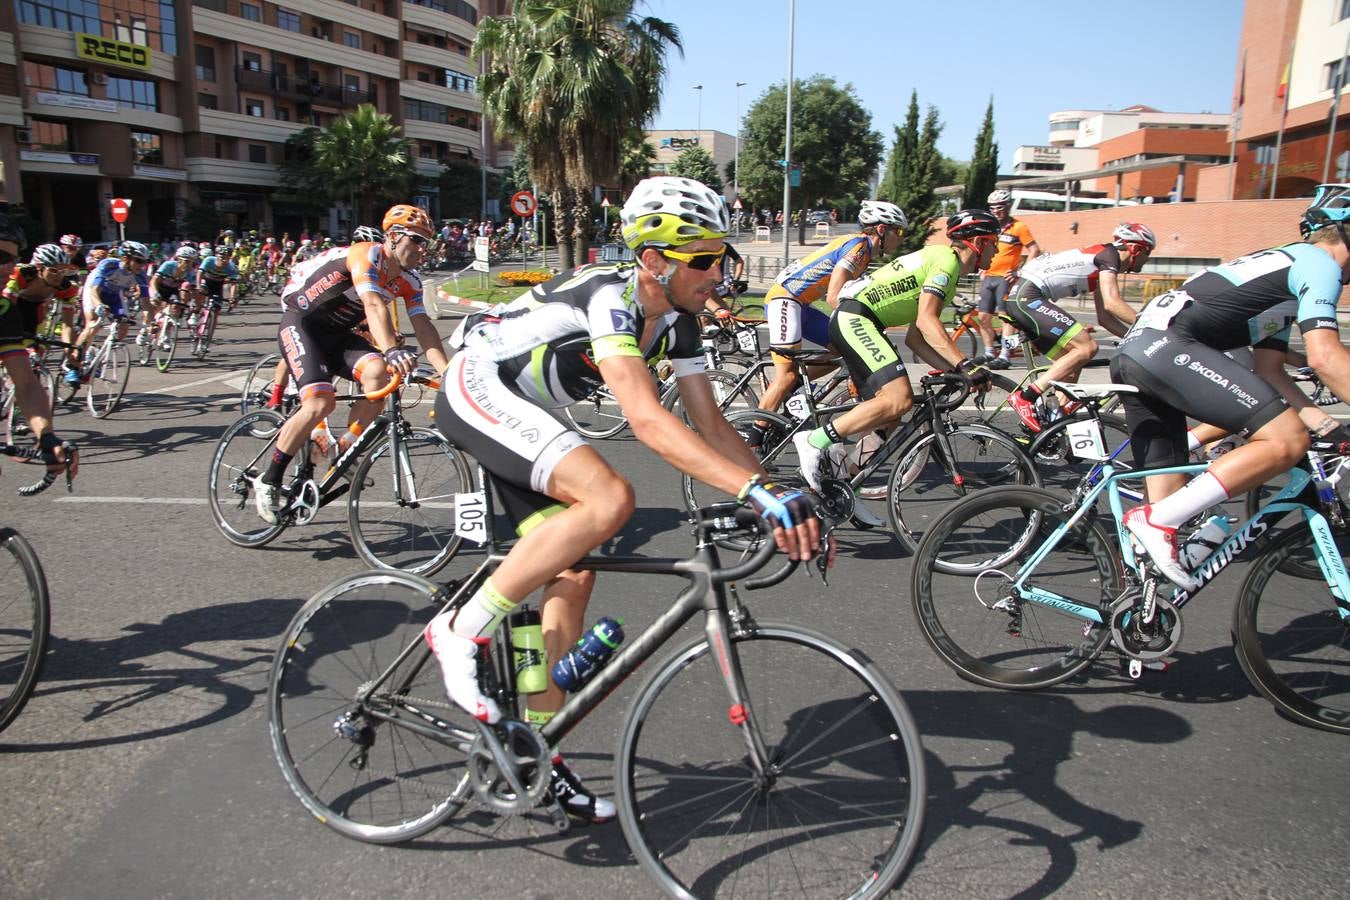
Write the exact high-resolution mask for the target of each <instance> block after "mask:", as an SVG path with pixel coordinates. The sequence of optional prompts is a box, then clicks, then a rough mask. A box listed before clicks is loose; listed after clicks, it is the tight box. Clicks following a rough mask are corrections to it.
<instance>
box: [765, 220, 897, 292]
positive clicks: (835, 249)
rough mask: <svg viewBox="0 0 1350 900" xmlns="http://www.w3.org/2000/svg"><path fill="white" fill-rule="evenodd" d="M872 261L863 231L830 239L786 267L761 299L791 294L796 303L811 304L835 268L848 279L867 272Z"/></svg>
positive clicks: (828, 284) (870, 246) (870, 245)
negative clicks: (846, 273)
mask: <svg viewBox="0 0 1350 900" xmlns="http://www.w3.org/2000/svg"><path fill="white" fill-rule="evenodd" d="M871 261H872V241H871V239H870V238H869V237H868V236H867V235H865V234H846V235H844V236H843V237H837V238H835V239H834V240H832V241H830V242H829V243H828V244H826V245H825V246H824V247H821V248H820V249H819V250H817V251H815V252H814V253H811V254H808V255H807V256H805V257H803V258H802V259H799V260H797V261H796V262H794V263H793V264H792V265H790V266H788V268H787V269H785V270H784V271H783V273H782V274H781V275H779V276H778V280H777V281H776V282H775V283H774V284H773V286H772V287H770V288H769V290H768V293H766V294H765V296H764V300H765V302H766V303H767V302H768V301H770V300H776V299H778V298H780V297H792V298H793V299H795V300H796V301H797V302H798V303H801V304H805V305H810V304H812V303H814V302H815V301H817V300H819V299H820V298H821V297H824V296H825V292H826V291H828V290H829V287H830V276H831V275H832V274H833V273H834V270H835V268H836V267H842V268H843V269H844V271H846V272H848V273H849V277H850V278H857V277H858V276H860V275H862V274H863V273H864V272H866V271H867V266H868V264H869V263H870V262H871Z"/></svg>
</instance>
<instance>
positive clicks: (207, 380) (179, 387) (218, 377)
mask: <svg viewBox="0 0 1350 900" xmlns="http://www.w3.org/2000/svg"><path fill="white" fill-rule="evenodd" d="M239 377H240V375H239V373H238V372H222V373H220V374H219V375H212V376H211V377H210V378H199V379H197V380H196V381H189V382H187V383H186V384H175V385H173V386H172V387H166V388H157V389H155V390H153V391H137V392H136V393H138V394H172V393H173V392H174V391H181V390H186V389H187V388H190V387H197V386H199V385H203V384H210V383H211V382H213V381H224V380H225V379H226V378H239ZM243 377H248V376H247V374H245V375H244V376H243ZM242 386H243V384H242V382H241V383H240V387H242Z"/></svg>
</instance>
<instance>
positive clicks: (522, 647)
mask: <svg viewBox="0 0 1350 900" xmlns="http://www.w3.org/2000/svg"><path fill="white" fill-rule="evenodd" d="M511 658H512V660H513V662H514V664H515V670H516V692H517V693H520V694H538V693H542V692H543V691H545V690H547V689H548V654H547V652H546V651H545V650H544V629H543V628H542V627H541V626H540V624H539V613H538V612H536V611H535V610H533V609H522V610H520V611H518V612H515V613H512V614H511Z"/></svg>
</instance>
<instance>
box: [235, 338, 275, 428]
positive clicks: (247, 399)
mask: <svg viewBox="0 0 1350 900" xmlns="http://www.w3.org/2000/svg"><path fill="white" fill-rule="evenodd" d="M280 361H281V354H280V353H268V354H267V355H266V356H264V357H262V358H261V359H259V360H258V361H257V362H255V363H254V364H253V368H251V369H249V370H248V375H246V376H244V387H243V389H242V390H241V391H240V392H239V413H240V414H241V415H243V414H244V413H248V412H252V411H253V410H255V409H266V408H267V402H268V401H269V400H271V399H272V388H273V387H274V386H275V385H276V379H275V378H274V377H273V375H274V373H275V370H276V365H277V363H278V362H280Z"/></svg>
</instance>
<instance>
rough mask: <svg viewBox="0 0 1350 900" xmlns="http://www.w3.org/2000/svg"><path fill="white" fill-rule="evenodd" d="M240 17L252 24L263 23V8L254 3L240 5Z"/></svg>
mask: <svg viewBox="0 0 1350 900" xmlns="http://www.w3.org/2000/svg"><path fill="white" fill-rule="evenodd" d="M239 15H240V16H241V17H242V18H245V19H247V20H248V21H250V22H261V21H262V7H261V6H258V5H256V4H253V3H240V4H239Z"/></svg>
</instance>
